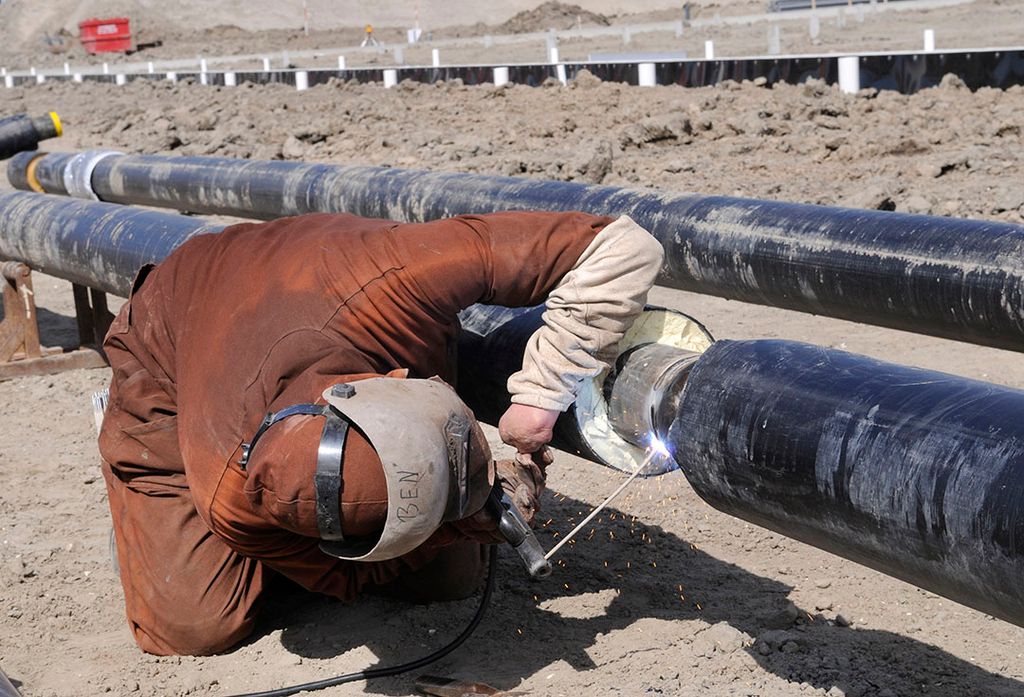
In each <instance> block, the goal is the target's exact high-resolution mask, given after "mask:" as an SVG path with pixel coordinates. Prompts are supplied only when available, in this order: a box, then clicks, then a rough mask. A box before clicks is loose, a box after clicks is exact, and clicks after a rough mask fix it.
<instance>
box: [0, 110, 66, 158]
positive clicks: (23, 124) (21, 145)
mask: <svg viewBox="0 0 1024 697" xmlns="http://www.w3.org/2000/svg"><path fill="white" fill-rule="evenodd" d="M63 133H64V129H63V128H62V127H61V124H60V117H58V116H57V112H55V111H51V112H50V113H49V114H46V115H45V116H35V117H33V116H28V115H27V114H19V115H18V116H8V117H7V118H5V119H0V160H6V159H7V158H9V157H13V156H14V155H17V154H18V153H19V152H24V151H26V150H35V149H36V148H37V147H38V146H39V142H40V141H43V140H48V139H50V138H59V137H60V136H61V135H62V134H63Z"/></svg>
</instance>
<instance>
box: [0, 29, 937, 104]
mask: <svg viewBox="0 0 1024 697" xmlns="http://www.w3.org/2000/svg"><path fill="white" fill-rule="evenodd" d="M924 50H925V52H932V51H934V50H935V31H934V30H933V29H925V30H924ZM704 58H705V60H714V58H715V44H714V42H713V41H711V40H708V41H705V42H704ZM548 61H549V62H550V63H551V64H552V65H554V66H555V72H556V75H557V77H558V81H559V82H561V83H562V84H563V85H564V84H565V83H566V82H567V79H566V72H565V65H564V64H563V63H561V62H560V61H559V57H558V48H557V47H555V46H552V47H550V48H549V49H548ZM431 62H432V64H433V66H434V67H435V68H437V67H440V65H441V54H440V51H438V50H437V49H436V48H435V49H433V51H432V55H431ZM147 67H148V72H149V73H150V74H154V73H155V67H154V65H153V62H152V61H150V63H149V64H148V66H147ZM345 69H346V68H345V56H338V70H345ZM637 69H638V83H639V85H640V86H641V87H654V86H655V85H657V84H658V81H657V74H656V71H655V66H654V63H639V64H638V65H637ZM263 70H264V72H269V71H270V59H269V58H264V59H263ZM199 71H200V72H199V82H200V84H203V85H206V84H209V77H208V66H207V63H206V59H205V58H202V59H200V61H199ZM31 74H32V75H35V78H36V83H37V84H42V83H44V82H46V76H45V75H43V74H42V73H37V72H36V69H35V68H32V70H31ZM64 74H65V75H72V73H71V67H70V65H69V64H67V63H65V64H64ZM103 74H104V75H109V74H110V68H109V66H108V65H107V64H106V63H104V64H103ZM0 75H2V76H3V78H4V85H5V86H6V87H8V88H11V87H14V77H13V76H12V75H10V74H8V72H7V69H6V68H0ZM166 78H167V80H169V81H171V82H177V80H178V74H177V73H175V72H168V73H167V74H166ZM72 79H73V80H74V81H75V82H82V74H81V73H74V74H73V75H72ZM126 82H127V77H126V76H125V74H124V73H117V74H115V76H114V83H115V84H118V85H124V84H125V83H126ZM507 82H508V68H507V67H496V68H494V84H495V85H499V86H500V85H504V84H506V83H507ZM224 84H225V86H227V87H235V86H237V84H238V82H237V77H236V74H235V73H234V72H225V73H224ZM397 84H398V70H397V69H396V68H387V69H385V70H384V86H385V87H394V86H395V85H397ZM295 88H296V89H298V90H300V91H301V90H307V89H309V73H308V72H307V71H305V70H298V71H296V72H295ZM839 88H840V89H841V90H842V91H843V92H846V93H850V94H852V93H855V92H857V91H858V90H859V89H860V58H859V57H857V56H841V57H840V58H839Z"/></svg>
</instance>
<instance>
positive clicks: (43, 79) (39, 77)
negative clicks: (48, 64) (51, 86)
mask: <svg viewBox="0 0 1024 697" xmlns="http://www.w3.org/2000/svg"><path fill="white" fill-rule="evenodd" d="M44 82H46V76H45V75H43V74H42V73H39V74H38V75H36V84H37V85H41V84H43V83H44Z"/></svg>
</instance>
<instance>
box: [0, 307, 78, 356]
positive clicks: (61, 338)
mask: <svg viewBox="0 0 1024 697" xmlns="http://www.w3.org/2000/svg"><path fill="white" fill-rule="evenodd" d="M36 318H37V322H38V324H39V342H40V343H41V344H42V345H43V346H62V347H64V348H78V323H77V321H76V320H75V316H74V315H62V314H58V313H56V312H51V311H50V310H47V309H46V308H45V307H36ZM3 319H4V309H3V304H2V303H0V321H3Z"/></svg>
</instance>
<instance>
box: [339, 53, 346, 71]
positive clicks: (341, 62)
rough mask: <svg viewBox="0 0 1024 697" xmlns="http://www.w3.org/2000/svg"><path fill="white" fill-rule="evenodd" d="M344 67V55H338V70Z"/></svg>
mask: <svg viewBox="0 0 1024 697" xmlns="http://www.w3.org/2000/svg"><path fill="white" fill-rule="evenodd" d="M344 69H345V56H338V70H344Z"/></svg>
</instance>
